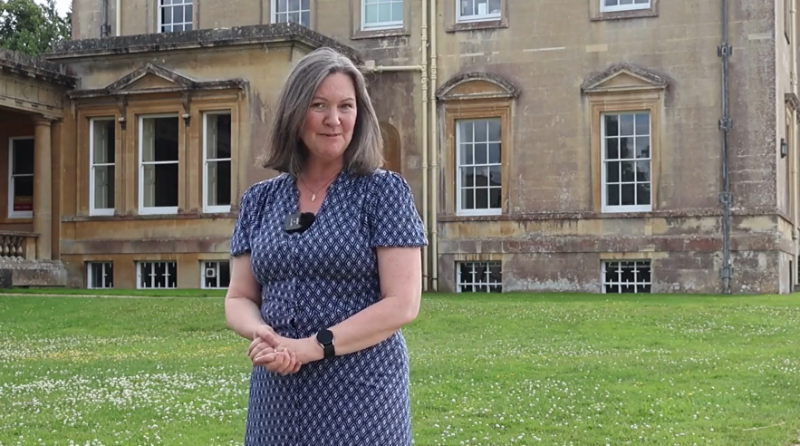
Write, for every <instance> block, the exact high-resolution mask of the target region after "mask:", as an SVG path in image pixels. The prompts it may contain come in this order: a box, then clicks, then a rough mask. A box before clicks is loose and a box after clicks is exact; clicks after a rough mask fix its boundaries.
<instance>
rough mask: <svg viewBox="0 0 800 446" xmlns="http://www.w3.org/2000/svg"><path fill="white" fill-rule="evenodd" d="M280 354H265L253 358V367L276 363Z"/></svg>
mask: <svg viewBox="0 0 800 446" xmlns="http://www.w3.org/2000/svg"><path fill="white" fill-rule="evenodd" d="M278 354H279V353H274V352H273V353H263V354H261V355H259V356H256V357H255V358H253V365H254V366H259V365H267V364H271V363H273V362H275V358H276V357H277V356H278Z"/></svg>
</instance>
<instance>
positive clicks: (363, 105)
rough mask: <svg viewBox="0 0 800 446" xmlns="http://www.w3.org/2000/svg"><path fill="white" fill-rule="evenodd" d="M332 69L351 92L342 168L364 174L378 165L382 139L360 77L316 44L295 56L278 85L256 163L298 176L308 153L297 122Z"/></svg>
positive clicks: (337, 55)
mask: <svg viewBox="0 0 800 446" xmlns="http://www.w3.org/2000/svg"><path fill="white" fill-rule="evenodd" d="M334 73H344V74H346V75H348V76H350V79H352V80H353V86H354V87H355V93H356V98H355V99H356V110H357V115H356V122H355V126H354V128H353V138H352V140H351V141H350V145H349V146H348V147H347V149H346V150H345V152H344V168H345V169H346V170H348V171H349V172H352V173H355V174H358V175H367V174H370V173H372V172H374V171H375V170H376V169H378V168H380V167H381V166H382V165H383V161H384V160H383V138H382V137H381V130H380V124H379V123H378V117H377V116H376V115H375V109H374V108H373V107H372V102H371V100H370V97H369V94H368V93H367V87H366V82H365V81H364V76H363V75H362V74H361V72H360V71H358V68H356V66H355V64H353V62H352V61H350V59H348V58H347V57H346V56H344V55H342V54H340V53H338V52H336V51H334V50H333V49H331V48H319V49H317V50H314V51H313V52H311V53H309V54H307V55H306V56H304V57H303V58H302V59H300V61H299V62H298V63H297V65H296V66H295V67H294V69H293V70H292V72H291V74H290V75H289V78H288V79H287V80H286V83H285V84H284V86H283V90H282V91H281V94H280V96H279V99H278V107H277V108H276V110H275V114H274V119H273V121H272V128H271V131H270V135H269V139H268V141H267V144H266V145H265V147H264V150H263V152H262V154H261V156H259V157H258V161H257V164H258V165H259V166H260V167H264V168H269V169H275V170H277V171H278V172H287V173H289V174H291V175H293V176H295V177H297V176H299V175H300V173H301V172H302V171H303V167H304V165H305V161H306V158H307V156H308V155H307V153H306V149H305V145H304V144H303V141H302V140H301V139H300V132H301V130H302V127H303V122H304V121H305V117H306V113H307V111H308V109H309V107H310V106H311V100H312V99H313V97H314V93H315V92H316V91H317V89H318V88H319V86H320V84H322V81H323V80H325V78H326V77H328V76H329V75H331V74H334Z"/></svg>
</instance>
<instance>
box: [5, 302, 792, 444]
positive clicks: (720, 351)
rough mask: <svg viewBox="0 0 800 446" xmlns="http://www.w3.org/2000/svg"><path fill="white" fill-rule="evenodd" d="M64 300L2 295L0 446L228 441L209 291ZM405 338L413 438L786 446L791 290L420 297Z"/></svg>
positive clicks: (238, 356) (232, 359)
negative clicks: (715, 294)
mask: <svg viewBox="0 0 800 446" xmlns="http://www.w3.org/2000/svg"><path fill="white" fill-rule="evenodd" d="M14 291H15V292H17V291H19V290H14ZM79 291H80V292H79V294H85V293H87V291H86V290H79ZM30 292H33V291H30ZM64 294H65V295H64V296H62V297H40V296H33V295H27V296H10V295H2V294H0V446H12V445H56V444H57V445H87V446H100V445H140V444H146V445H150V444H153V445H157V444H164V445H192V446H195V445H233V444H241V441H242V437H243V430H244V418H245V412H246V408H247V387H248V376H249V373H248V372H249V366H248V362H247V358H246V357H245V356H244V351H245V348H246V342H245V341H244V340H243V339H240V338H238V337H237V336H235V335H234V334H232V333H231V332H230V331H228V330H227V329H226V328H225V324H224V318H223V309H222V299H221V297H220V296H221V293H218V294H216V295H213V294H214V293H210V294H208V297H194V296H196V295H197V294H199V293H198V292H184V291H180V292H178V293H177V294H178V296H176V297H158V298H148V297H143V298H140V299H113V298H108V299H107V298H96V297H80V296H75V295H69V293H68V292H65V293H64ZM125 294H130V292H126V293H125ZM404 333H405V336H406V339H407V341H408V344H409V350H410V355H411V360H412V364H411V366H412V398H413V401H412V411H413V427H414V438H415V444H416V445H425V446H428V445H430V446H434V445H576V446H578V445H601V446H602V445H606V444H608V445H624V444H650V445H665V446H666V445H669V446H672V445H694V444H697V445H706V444H711V445H725V446H730V445H736V446H739V445H748V446H750V445H764V446H767V445H769V446H787V445H791V444H794V443H796V442H797V440H798V432H799V431H800V297H799V296H797V295H792V296H762V297H753V296H746V297H738V296H737V297H710V296H629V297H620V296H603V295H525V294H505V295H472V296H468V295H459V296H456V295H445V294H439V295H426V296H425V297H424V303H423V307H422V312H421V314H420V317H419V319H418V320H417V321H415V322H414V323H413V324H412V325H411V326H409V327H408V328H406V329H405V330H404Z"/></svg>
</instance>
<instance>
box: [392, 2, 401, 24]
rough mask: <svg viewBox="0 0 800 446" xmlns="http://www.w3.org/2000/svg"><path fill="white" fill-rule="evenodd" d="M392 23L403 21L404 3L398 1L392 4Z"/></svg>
mask: <svg viewBox="0 0 800 446" xmlns="http://www.w3.org/2000/svg"><path fill="white" fill-rule="evenodd" d="M392 21H395V22H401V21H403V2H402V1H396V2H394V3H392Z"/></svg>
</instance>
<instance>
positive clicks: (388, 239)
mask: <svg viewBox="0 0 800 446" xmlns="http://www.w3.org/2000/svg"><path fill="white" fill-rule="evenodd" d="M374 175H375V177H374V178H373V184H372V187H371V190H370V193H369V196H368V200H369V203H368V211H367V212H368V218H369V236H370V245H371V246H372V247H373V248H377V247H380V246H385V247H389V246H392V247H411V246H425V245H427V244H428V241H427V239H426V238H425V230H424V227H423V225H422V220H421V219H420V216H419V213H418V212H417V207H416V206H415V204H414V196H413V195H412V193H411V188H410V187H409V186H408V183H407V182H406V180H405V179H404V178H403V177H401V176H400V175H399V174H397V173H395V172H388V171H379V172H378V173H376V174H374Z"/></svg>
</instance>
